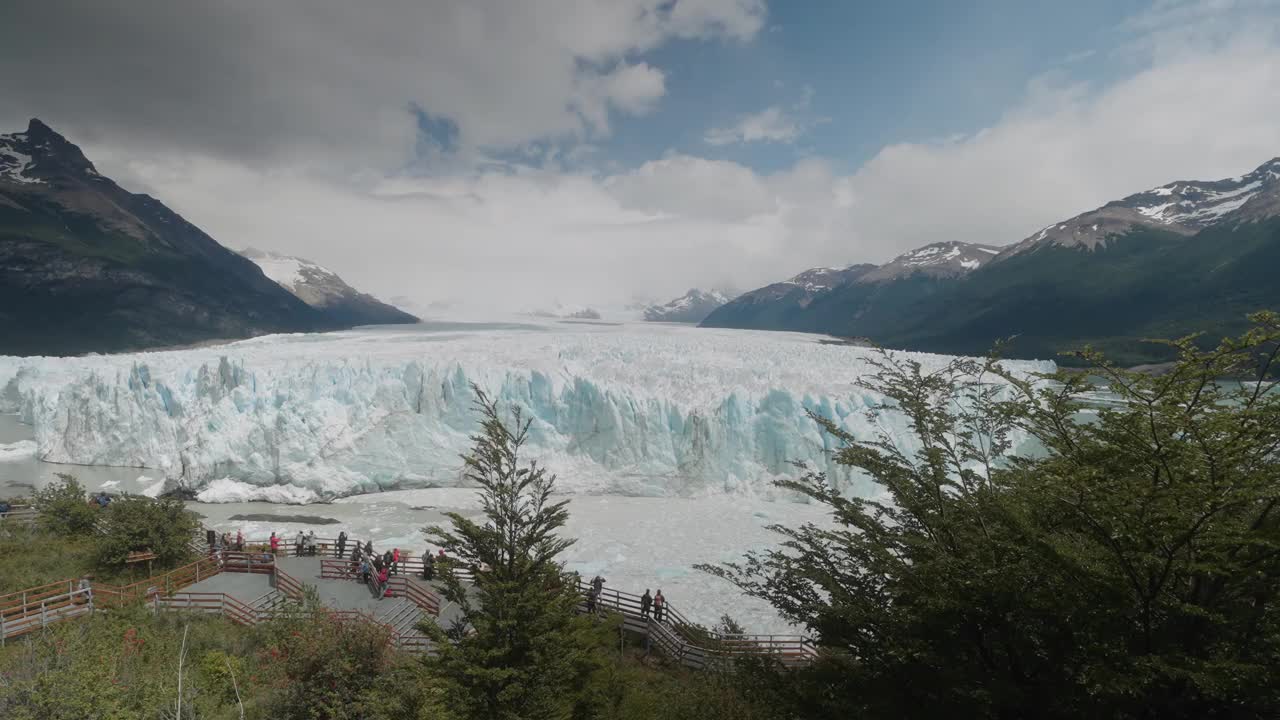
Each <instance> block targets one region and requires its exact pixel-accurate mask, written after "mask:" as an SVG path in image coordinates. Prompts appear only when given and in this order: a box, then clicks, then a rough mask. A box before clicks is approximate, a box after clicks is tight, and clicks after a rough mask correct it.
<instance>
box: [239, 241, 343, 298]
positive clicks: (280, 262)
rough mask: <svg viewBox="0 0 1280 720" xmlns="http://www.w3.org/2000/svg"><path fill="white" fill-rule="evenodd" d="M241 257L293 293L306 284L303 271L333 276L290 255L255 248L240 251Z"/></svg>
mask: <svg viewBox="0 0 1280 720" xmlns="http://www.w3.org/2000/svg"><path fill="white" fill-rule="evenodd" d="M240 254H241V255H244V256H245V257H247V258H249V259H250V260H252V261H253V262H254V264H255V265H257V266H258V267H259V268H261V269H262V274H263V275H266V276H267V277H269V278H271V279H272V280H274V281H276V283H277V284H279V285H280V286H282V287H284V288H285V289H286V290H289V291H290V292H292V291H293V290H294V289H295V288H296V287H297V286H298V285H299V284H301V283H303V282H306V278H305V277H303V269H304V268H308V269H314V270H319V271H321V272H325V273H328V274H330V275H332V274H333V273H330V272H329V271H328V270H326V269H324V268H323V267H321V266H319V265H317V264H315V263H313V262H310V261H307V260H302V259H300V258H296V257H290V256H288V255H280V254H277V253H273V252H263V251H260V250H255V249H253V248H246V249H245V250H242V251H240Z"/></svg>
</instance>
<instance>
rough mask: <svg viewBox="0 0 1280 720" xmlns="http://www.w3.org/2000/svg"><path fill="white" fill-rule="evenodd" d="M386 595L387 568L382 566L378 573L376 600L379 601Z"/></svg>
mask: <svg viewBox="0 0 1280 720" xmlns="http://www.w3.org/2000/svg"><path fill="white" fill-rule="evenodd" d="M386 594H387V568H386V567H385V566H384V567H383V568H382V569H381V570H379V571H378V599H379V600H381V599H382V598H383V597H384V596H385V595H386Z"/></svg>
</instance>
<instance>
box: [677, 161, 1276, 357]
mask: <svg viewBox="0 0 1280 720" xmlns="http://www.w3.org/2000/svg"><path fill="white" fill-rule="evenodd" d="M1277 267H1280V159H1276V160H1271V161H1268V162H1266V163H1264V164H1263V165H1261V166H1259V167H1258V168H1257V169H1256V170H1254V171H1252V172H1250V173H1247V174H1245V175H1240V176H1238V177H1233V178H1228V179H1225V180H1214V181H1189V180H1180V181H1177V182H1171V183H1168V184H1165V185H1161V186H1160V187H1157V188H1153V189H1151V190H1146V191H1143V192H1139V193H1135V194H1133V195H1129V196H1128V197H1125V198H1122V199H1120V200H1116V201H1114V202H1110V203H1107V204H1106V205H1103V206H1102V207H1100V208H1097V209H1096V210H1091V211H1089V212H1086V213H1083V214H1081V215H1077V216H1075V217H1073V218H1071V219H1068V220H1063V221H1061V222H1058V223H1054V224H1053V225H1050V226H1048V227H1045V228H1043V229H1041V230H1039V231H1037V232H1036V233H1033V234H1032V235H1031V236H1030V237H1027V238H1026V239H1025V240H1023V241H1021V242H1019V243H1016V244H1014V245H1011V246H1008V247H1005V248H1003V249H1001V248H997V247H995V246H991V245H967V244H964V243H955V242H944V243H937V244H934V245H929V246H926V247H924V248H919V249H917V250H913V251H911V252H909V253H906V254H904V255H902V256H899V257H898V258H896V259H894V260H893V261H892V262H890V263H887V264H886V265H883V266H881V267H879V268H873V269H870V270H867V271H865V272H862V273H860V274H858V275H857V277H855V278H851V279H848V280H846V281H845V282H843V283H831V282H826V281H825V279H826V278H827V277H828V276H829V275H830V271H827V270H823V269H819V270H815V271H810V272H809V273H806V274H802V275H801V276H799V277H798V278H793V279H792V280H789V281H786V282H783V283H775V284H774V285H770V286H768V287H765V288H761V289H760V290H756V291H753V292H750V293H747V294H746V295H743V296H742V298H739V299H738V300H736V301H734V302H731V303H729V304H727V305H725V306H724V307H722V308H720V309H719V310H717V311H715V312H713V313H712V314H711V315H710V316H708V317H707V319H706V320H705V321H703V323H702V324H703V325H704V326H714V327H741V328H755V329H776V330H803V331H809V332H826V333H831V334H836V335H844V336H857V337H866V338H870V339H871V340H873V341H876V342H879V343H882V344H885V345H889V346H892V347H899V348H907V349H912V350H927V351H931V352H942V353H951V354H980V353H985V352H987V351H988V350H990V349H991V348H992V347H993V346H994V345H995V344H996V343H997V342H1000V341H1002V340H1005V339H1007V338H1013V340H1012V342H1010V343H1009V344H1007V345H1005V348H1004V350H1003V352H1005V353H1006V355H1007V356H1014V357H1042V358H1043V357H1053V356H1056V355H1058V354H1059V353H1062V352H1064V351H1068V350H1073V349H1078V348H1080V347H1082V346H1083V345H1085V344H1092V345H1093V346H1094V347H1097V348H1100V349H1103V350H1106V351H1109V352H1110V353H1111V356H1112V357H1113V358H1114V359H1116V360H1118V361H1120V362H1129V363H1133V364H1137V363H1148V362H1161V361H1163V360H1166V359H1168V349H1167V348H1165V347H1163V346H1158V345H1151V344H1146V343H1143V342H1142V341H1141V339H1142V338H1150V337H1164V338H1168V337H1177V336H1182V335H1187V334H1191V333H1196V332H1202V333H1205V336H1206V338H1208V339H1216V338H1220V337H1222V336H1224V335H1227V334H1232V333H1236V332H1238V331H1241V330H1243V328H1244V327H1245V318H1246V316H1247V315H1248V314H1249V313H1250V312H1253V311H1257V310H1262V309H1280V283H1276V282H1275V278H1274V277H1273V276H1272V275H1273V273H1274V269H1275V268H1277ZM806 276H810V277H813V278H814V279H815V281H813V282H808V283H806V282H805V279H806ZM833 285H834V286H833ZM801 286H804V287H811V288H812V289H813V290H812V291H807V292H804V293H802V294H798V295H797V296H787V295H786V292H785V288H793V289H794V288H798V287H801ZM797 297H799V298H800V302H796V298H797ZM751 300H754V302H749V301H751Z"/></svg>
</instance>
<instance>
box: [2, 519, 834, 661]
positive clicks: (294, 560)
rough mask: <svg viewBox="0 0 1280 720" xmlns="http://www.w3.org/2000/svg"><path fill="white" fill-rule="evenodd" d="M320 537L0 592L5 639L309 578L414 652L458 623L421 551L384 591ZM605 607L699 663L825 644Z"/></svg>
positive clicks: (253, 595) (284, 599) (242, 612)
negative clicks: (424, 626) (312, 548)
mask: <svg viewBox="0 0 1280 720" xmlns="http://www.w3.org/2000/svg"><path fill="white" fill-rule="evenodd" d="M23 519H24V520H26V518H25V517H24V518H23ZM204 531H205V529H203V528H202V529H201V532H202V533H203V532H204ZM317 541H318V547H317V549H316V554H315V555H311V556H302V557H297V556H295V554H294V553H295V547H294V546H293V545H292V544H289V545H283V544H282V545H281V547H280V550H279V552H277V553H270V552H263V551H262V550H261V549H259V548H261V547H264V546H266V545H267V543H265V542H263V541H247V542H246V543H245V545H246V547H247V548H250V551H249V552H233V551H220V552H215V553H208V556H206V557H202V558H201V559H200V560H198V561H196V562H194V563H191V564H189V565H185V566H183V567H181V568H178V569H176V570H173V571H170V572H168V573H164V574H163V575H159V576H156V577H152V578H148V579H146V580H143V581H141V582H138V583H134V584H132V585H128V586H123V587H116V586H110V585H105V584H100V583H94V584H92V585H91V587H89V588H84V587H82V586H81V584H80V583H79V582H78V581H76V580H70V579H69V580H63V581H59V582H57V583H51V584H49V585H44V586H41V587H37V588H30V589H28V590H23V591H20V592H16V593H10V594H8V595H4V596H0V644H3V643H5V642H7V641H8V640H10V639H13V638H16V637H20V636H23V635H27V634H29V633H32V632H36V631H39V630H42V629H43V628H45V627H47V626H48V625H50V624H52V623H56V622H61V621H65V620H70V619H74V618H78V617H83V616H85V615H88V614H91V613H93V612H95V611H97V610H100V609H109V608H112V607H119V606H121V605H124V604H126V603H142V602H145V603H147V604H149V605H150V606H151V607H153V608H154V609H155V610H156V611H157V612H159V611H161V610H165V611H187V612H203V613H213V614H219V615H222V616H224V617H227V618H228V619H230V620H231V621H233V622H236V623H240V624H243V625H252V624H255V623H258V622H264V621H267V620H270V619H272V618H274V617H276V616H278V615H279V614H280V613H282V612H292V611H293V609H294V608H296V607H297V606H296V603H297V602H299V601H301V600H302V599H303V596H304V591H303V588H304V586H311V587H313V588H314V589H315V592H316V595H317V597H318V598H319V600H320V602H321V604H322V605H323V606H325V607H326V608H327V609H328V611H329V612H331V613H333V614H335V615H338V616H342V617H350V618H354V619H360V620H363V621H366V622H370V623H375V624H378V625H381V626H383V627H385V628H386V629H387V632H388V633H389V635H390V637H391V639H392V642H393V643H394V644H395V645H396V646H397V647H398V648H400V649H402V650H405V651H408V652H430V650H431V643H430V641H429V640H428V639H427V637H426V636H425V635H424V634H423V633H422V632H421V631H420V630H419V629H418V625H419V624H420V623H422V622H423V621H434V622H437V623H439V624H440V625H442V626H444V627H449V626H450V625H451V624H452V623H453V621H454V620H456V619H457V617H458V609H457V608H456V607H453V606H452V605H451V604H449V603H445V602H443V600H442V598H441V597H440V588H439V586H438V585H437V584H435V583H432V582H428V581H426V580H424V579H423V560H422V558H402V559H401V561H400V563H398V565H397V570H398V573H397V574H395V575H393V576H392V577H391V578H390V579H389V580H388V582H387V587H386V588H385V591H384V589H383V588H380V587H373V588H371V587H369V586H367V585H365V584H364V583H362V582H360V580H359V578H357V577H356V574H355V571H354V568H353V567H352V566H351V561H350V560H349V559H347V558H337V557H335V555H336V552H335V551H334V548H335V547H336V541H334V540H333V539H331V538H324V539H321V538H317ZM192 549H193V551H196V552H200V553H202V554H203V553H207V552H208V550H207V548H206V547H205V546H204V544H203V542H201V541H197V540H193V541H192ZM456 572H458V574H459V577H460V579H462V580H463V581H464V582H467V581H469V580H470V579H471V577H472V576H471V574H470V573H469V572H468V571H466V570H457V571H456ZM588 589H589V586H588V584H587V583H585V582H581V581H580V585H579V591H580V592H581V593H582V596H583V601H582V604H581V605H579V608H578V609H579V612H582V613H585V612H587V605H586V594H587V590H588ZM596 612H597V613H598V614H606V613H616V614H618V615H620V616H621V618H622V628H623V629H624V630H625V631H626V632H629V633H632V634H634V635H636V636H639V637H642V638H644V639H645V642H646V645H647V647H649V648H651V649H653V650H655V651H657V652H660V653H662V654H663V655H665V656H667V657H668V658H670V659H671V660H673V661H675V662H678V663H681V664H683V665H686V666H688V667H691V668H697V669H727V668H730V667H732V665H733V661H734V660H736V659H739V658H743V657H763V658H769V659H772V660H774V661H776V662H778V663H780V664H782V665H784V666H788V667H794V666H799V665H806V664H808V663H810V662H812V661H813V659H814V658H815V657H817V654H818V650H817V647H816V645H815V644H814V642H813V641H812V640H810V639H809V638H807V637H805V636H802V635H724V634H719V633H715V632H712V631H709V630H707V629H705V628H702V627H700V626H698V625H696V624H694V623H692V622H690V621H689V620H688V619H686V618H685V617H684V616H683V615H682V614H681V613H680V612H679V611H678V610H677V609H676V608H674V607H671V606H670V605H668V606H667V607H666V611H665V613H664V617H663V619H662V620H661V621H659V620H657V619H655V618H654V617H652V616H651V615H646V614H644V613H642V612H641V605H640V596H638V595H636V594H634V593H628V592H624V591H620V590H617V589H613V588H609V587H606V588H604V589H603V591H602V592H601V594H600V595H599V597H598V598H597V602H596Z"/></svg>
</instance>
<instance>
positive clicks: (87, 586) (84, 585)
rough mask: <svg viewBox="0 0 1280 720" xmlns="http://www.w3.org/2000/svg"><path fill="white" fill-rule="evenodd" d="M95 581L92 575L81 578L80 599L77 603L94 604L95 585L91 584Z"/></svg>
mask: <svg viewBox="0 0 1280 720" xmlns="http://www.w3.org/2000/svg"><path fill="white" fill-rule="evenodd" d="M92 579H93V576H92V575H85V576H84V577H82V578H80V598H79V599H78V600H77V602H81V603H89V604H92V603H93V585H92V584H91V583H90V582H89V581H90V580H92Z"/></svg>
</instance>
